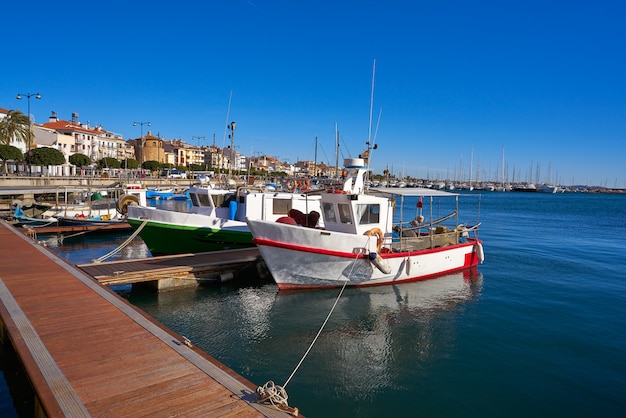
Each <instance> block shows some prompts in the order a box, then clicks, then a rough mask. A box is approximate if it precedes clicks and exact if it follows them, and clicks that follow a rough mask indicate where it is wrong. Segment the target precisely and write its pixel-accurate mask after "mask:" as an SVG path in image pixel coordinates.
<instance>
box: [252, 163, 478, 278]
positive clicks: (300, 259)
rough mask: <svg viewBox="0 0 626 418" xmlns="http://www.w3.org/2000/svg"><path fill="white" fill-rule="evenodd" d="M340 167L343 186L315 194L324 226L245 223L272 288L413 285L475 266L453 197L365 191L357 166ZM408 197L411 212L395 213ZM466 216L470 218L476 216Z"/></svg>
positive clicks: (469, 231) (472, 242)
mask: <svg viewBox="0 0 626 418" xmlns="http://www.w3.org/2000/svg"><path fill="white" fill-rule="evenodd" d="M345 165H346V170H347V174H346V177H345V180H344V182H343V187H342V188H337V189H329V190H326V191H322V192H321V194H322V196H321V204H322V213H321V220H323V224H324V228H319V227H318V228H310V227H304V226H300V225H297V224H296V222H294V221H293V220H292V219H290V218H288V217H283V218H281V219H279V220H278V221H267V220H265V221H264V220H254V219H247V223H248V226H249V228H250V231H251V232H252V236H253V242H254V243H255V244H256V245H257V246H258V248H259V249H260V252H261V255H262V257H263V260H264V262H265V264H266V265H267V268H268V269H269V272H270V273H271V275H272V276H273V278H274V280H275V281H276V283H277V285H278V287H279V289H301V288H323V287H340V286H344V284H345V285H347V286H373V285H383V284H395V283H400V282H410V281H419V280H425V279H429V278H433V277H437V276H440V275H444V274H449V273H452V272H457V271H462V270H465V269H469V268H471V267H475V266H476V265H478V264H479V263H482V262H483V259H484V253H483V248H482V241H481V240H480V239H479V238H478V226H479V225H480V222H479V220H478V219H475V223H474V224H473V225H472V226H469V225H467V224H461V223H460V222H459V196H460V195H459V194H457V193H449V192H445V191H441V190H433V189H426V188H376V189H369V190H366V187H365V184H366V183H365V181H366V178H365V177H366V174H367V171H368V170H367V169H366V167H365V160H364V159H361V158H355V159H347V160H346V161H345ZM471 196H473V197H474V198H476V196H477V195H471ZM411 198H413V199H415V201H416V204H415V205H414V206H412V207H414V208H415V214H413V213H411V214H410V215H408V214H406V213H403V212H407V209H406V208H407V207H408V206H407V205H408V203H407V201H405V199H411ZM398 200H399V201H398ZM446 201H447V202H446ZM478 202H480V200H479V199H478ZM429 203H430V205H429ZM394 211H395V212H396V213H395V214H394ZM468 214H470V215H471V216H476V217H477V216H478V214H479V211H473V212H472V211H469V212H468ZM403 218H408V219H409V220H408V222H405V221H404V219H403Z"/></svg>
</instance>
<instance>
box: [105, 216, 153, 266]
mask: <svg viewBox="0 0 626 418" xmlns="http://www.w3.org/2000/svg"><path fill="white" fill-rule="evenodd" d="M149 221H150V218H145V219H144V220H143V222H142V223H141V225H139V227H138V228H137V230H136V231H135V232H133V234H132V235H131V236H130V237H128V239H127V240H126V241H124V242H123V243H122V245H120V246H119V247H117V248H116V249H114V250H113V251H111V252H109V253H107V254H105V255H103V256H102V257H99V258H96V259H95V260H93V262H94V263H100V262H101V261H104V260H106V259H107V258H109V257H111V256H113V255H115V254H117V253H118V252H120V251H121V250H122V249H123V248H124V247H126V246H127V245H128V244H130V242H131V241H132V240H134V239H135V238H136V237H137V235H139V233H140V232H141V230H142V229H143V227H144V226H146V225H147V224H148V222H149Z"/></svg>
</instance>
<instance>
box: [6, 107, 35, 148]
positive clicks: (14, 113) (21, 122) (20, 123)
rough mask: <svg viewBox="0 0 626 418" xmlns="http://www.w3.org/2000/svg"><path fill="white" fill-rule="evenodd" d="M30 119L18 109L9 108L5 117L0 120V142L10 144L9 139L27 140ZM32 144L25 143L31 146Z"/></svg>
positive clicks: (28, 146)
mask: <svg viewBox="0 0 626 418" xmlns="http://www.w3.org/2000/svg"><path fill="white" fill-rule="evenodd" d="M29 129H30V119H29V118H28V116H26V115H25V114H23V113H22V112H20V111H19V110H10V111H9V113H8V114H7V115H6V117H5V118H4V119H2V120H0V144H3V145H10V144H11V141H12V140H13V139H14V138H15V140H17V141H20V142H28V138H32V135H30V136H29ZM31 145H32V144H27V148H31Z"/></svg>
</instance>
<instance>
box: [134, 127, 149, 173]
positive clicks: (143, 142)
mask: <svg viewBox="0 0 626 418" xmlns="http://www.w3.org/2000/svg"><path fill="white" fill-rule="evenodd" d="M137 125H141V163H142V164H143V163H145V162H146V156H145V153H144V148H145V146H146V141H144V139H143V125H146V126H152V124H151V123H150V122H133V126H137Z"/></svg>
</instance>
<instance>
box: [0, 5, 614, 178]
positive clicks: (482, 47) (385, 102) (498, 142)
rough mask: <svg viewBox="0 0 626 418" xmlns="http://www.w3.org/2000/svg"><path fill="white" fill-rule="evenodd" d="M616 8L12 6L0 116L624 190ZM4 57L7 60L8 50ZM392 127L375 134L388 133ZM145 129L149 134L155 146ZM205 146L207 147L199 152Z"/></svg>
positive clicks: (280, 153)
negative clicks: (230, 126)
mask: <svg viewBox="0 0 626 418" xmlns="http://www.w3.org/2000/svg"><path fill="white" fill-rule="evenodd" d="M625 18H626V3H624V2H621V1H605V0H599V1H594V2H589V1H576V0H574V1H569V2H564V1H558V2H557V1H549V0H543V1H534V0H528V1H507V0H502V1H481V0H478V1H473V2H468V1H445V0H444V1H436V2H434V1H419V0H417V1H393V0H392V1H385V2H382V1H370V0H360V1H326V0H317V1H314V2H312V1H295V0H294V1H286V0H285V1H278V0H251V1H246V0H212V1H200V0H198V1H184V0H182V1H179V2H171V1H168V2H166V1H160V0H157V1H118V0H113V1H107V2H83V1H59V2H43V1H39V0H34V1H29V2H26V3H23V2H10V3H8V4H6V5H3V6H2V19H1V20H2V29H3V30H2V32H3V35H4V45H5V53H4V54H3V57H4V58H3V60H2V65H0V107H4V108H6V109H15V108H17V109H20V110H23V111H24V112H26V104H27V103H26V101H25V100H22V101H18V100H16V99H15V95H16V94H17V93H18V92H20V93H28V92H31V93H33V92H40V93H41V95H42V99H41V100H37V101H33V100H34V99H31V113H32V114H33V116H34V118H35V121H36V122H38V123H43V122H45V121H47V119H48V117H49V115H50V113H51V112H52V111H56V112H57V114H58V115H59V117H60V118H62V119H70V118H71V114H72V112H77V113H78V114H79V118H80V120H81V122H84V123H86V122H87V121H89V122H90V123H91V124H92V125H103V127H104V128H105V129H107V130H110V131H113V132H116V133H119V134H121V135H123V136H124V138H126V139H130V138H136V137H139V136H140V127H139V126H136V127H133V122H134V121H138V122H139V121H150V122H151V123H152V126H151V127H150V128H149V129H150V130H151V131H152V133H153V134H160V135H161V136H163V137H165V138H166V139H182V140H185V141H187V142H189V143H192V144H198V143H200V144H212V143H213V138H214V136H215V142H216V144H217V145H219V146H221V145H222V144H224V132H225V129H224V128H225V125H226V122H227V118H226V116H227V111H228V103H229V97H230V93H231V91H232V102H231V106H230V114H229V116H228V122H230V121H235V122H236V123H237V129H236V131H235V146H236V147H238V148H239V151H240V152H242V153H244V154H246V155H258V154H267V155H271V156H275V157H278V158H280V159H281V160H288V161H290V162H295V161H297V160H300V159H304V160H313V159H314V158H315V138H316V137H317V138H318V147H317V161H318V162H322V161H323V162H330V163H331V165H332V164H334V160H335V146H334V144H335V124H337V126H338V130H339V136H340V141H339V142H340V157H339V158H340V161H341V159H342V158H344V157H355V156H356V155H358V154H359V153H360V152H362V151H363V150H364V147H365V141H367V139H368V135H369V134H370V124H369V119H370V118H369V115H370V97H371V92H372V89H371V84H372V67H373V63H374V60H376V75H375V88H374V105H373V123H372V126H371V139H372V140H375V142H376V143H377V144H378V147H379V148H378V150H376V151H375V152H374V154H373V158H372V162H371V165H372V168H373V169H374V171H375V172H382V170H384V169H385V168H387V167H388V168H389V169H390V170H391V171H392V172H393V173H395V174H398V175H401V174H406V175H409V176H413V177H415V176H418V177H427V176H428V177H430V178H435V177H440V178H446V177H448V178H456V177H459V176H460V175H461V173H464V175H465V177H467V176H468V175H469V168H470V157H471V155H472V149H473V161H472V164H471V165H472V167H473V171H474V177H476V176H477V174H476V173H477V172H479V173H480V176H481V178H485V177H487V178H497V179H499V178H500V177H501V172H502V155H503V150H504V159H505V171H506V175H507V177H508V178H509V179H512V178H513V176H514V177H515V180H528V179H531V180H532V181H534V180H535V178H536V177H537V174H539V179H540V181H544V180H546V179H548V175H550V177H551V180H552V181H555V180H558V181H559V182H560V183H561V184H566V185H569V184H590V185H605V186H608V187H615V186H617V187H626V164H624V162H623V159H624V155H626V51H625V49H626V24H624V19H625ZM7 49H8V51H10V53H7V52H6V51H7ZM379 115H380V121H379V122H378V120H379ZM145 130H147V128H146V127H145V126H144V133H145ZM194 136H195V137H198V136H201V137H202V136H203V137H206V138H207V141H203V140H200V141H198V140H197V139H193V140H192V137H194Z"/></svg>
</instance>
